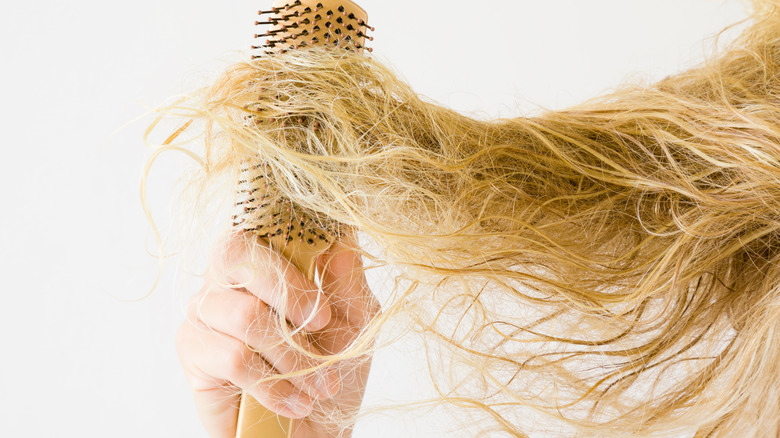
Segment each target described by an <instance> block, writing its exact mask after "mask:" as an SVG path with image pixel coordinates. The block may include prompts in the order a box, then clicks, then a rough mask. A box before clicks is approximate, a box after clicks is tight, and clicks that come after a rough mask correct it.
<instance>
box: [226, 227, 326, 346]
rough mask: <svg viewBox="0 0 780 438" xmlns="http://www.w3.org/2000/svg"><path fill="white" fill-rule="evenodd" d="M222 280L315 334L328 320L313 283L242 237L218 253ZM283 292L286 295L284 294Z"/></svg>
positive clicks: (322, 299) (268, 250) (266, 249)
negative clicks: (243, 289) (253, 296)
mask: <svg viewBox="0 0 780 438" xmlns="http://www.w3.org/2000/svg"><path fill="white" fill-rule="evenodd" d="M218 253H219V255H218V256H217V257H218V263H216V265H217V266H218V267H220V268H221V272H224V273H225V274H226V277H227V278H226V280H227V281H229V282H231V283H233V284H238V285H240V286H241V287H243V288H245V289H246V290H247V291H249V292H250V293H252V294H253V295H255V296H257V297H258V298H260V299H261V300H262V301H263V302H265V303H267V304H268V305H269V306H270V307H271V308H273V309H274V310H275V311H277V312H280V313H283V314H284V315H285V317H286V318H287V319H288V320H289V321H290V322H292V323H293V324H294V325H295V326H297V327H303V328H305V329H306V330H309V331H317V330H320V329H322V328H323V327H325V325H327V323H328V321H329V320H330V306H329V305H328V303H327V301H326V298H325V296H324V294H322V293H321V292H320V291H319V290H318V288H317V285H316V284H314V282H312V281H309V280H308V279H306V277H304V275H303V274H302V273H301V271H300V270H299V269H297V268H296V267H295V266H293V265H292V264H291V263H290V262H289V261H287V260H286V259H285V258H284V257H282V256H281V255H279V254H278V253H277V252H276V251H274V250H273V249H271V248H270V247H268V246H267V245H262V244H260V243H254V242H253V241H251V240H249V239H248V238H247V237H245V236H243V235H239V237H234V238H232V239H230V240H228V241H227V242H226V243H225V245H224V246H223V247H222V248H221V250H219V251H218ZM285 292H286V293H285Z"/></svg>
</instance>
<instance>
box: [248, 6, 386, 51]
mask: <svg viewBox="0 0 780 438" xmlns="http://www.w3.org/2000/svg"><path fill="white" fill-rule="evenodd" d="M258 15H260V19H259V20H258V21H256V22H255V24H256V25H258V26H268V28H267V29H265V30H264V31H259V32H258V33H257V34H255V38H256V39H260V40H261V41H262V40H264V41H263V43H262V44H258V45H254V46H252V49H253V50H256V51H258V52H259V53H256V54H255V55H253V57H259V56H263V55H267V54H272V53H284V52H287V51H289V50H295V49H299V48H302V47H311V46H333V47H340V48H345V49H353V50H358V51H361V50H368V51H371V49H370V48H367V47H365V42H366V40H369V41H370V40H373V39H374V38H373V37H371V36H368V35H367V32H368V31H369V30H371V31H373V30H374V28H373V27H371V26H369V25H368V23H367V19H368V15H367V14H366V11H364V10H363V9H362V8H361V7H360V6H358V5H356V4H355V3H353V2H351V1H349V0H277V1H275V2H274V5H273V7H272V8H271V9H270V10H267V11H259V12H258Z"/></svg>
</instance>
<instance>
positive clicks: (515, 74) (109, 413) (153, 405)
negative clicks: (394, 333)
mask: <svg viewBox="0 0 780 438" xmlns="http://www.w3.org/2000/svg"><path fill="white" fill-rule="evenodd" d="M360 3H361V5H362V6H363V7H364V8H365V9H366V10H367V11H368V12H369V17H370V20H369V21H370V22H371V24H372V25H373V26H375V27H376V32H375V33H374V36H375V37H376V39H375V41H374V42H373V44H372V46H373V47H374V49H375V52H374V53H375V55H376V56H377V57H379V58H380V59H382V60H384V61H386V62H387V63H389V64H391V65H392V66H394V68H395V69H396V70H397V71H398V72H399V73H400V74H401V75H402V76H403V77H405V78H406V80H407V81H408V82H409V83H411V85H412V86H413V87H414V88H415V89H416V90H417V91H418V92H419V93H421V94H424V95H425V96H427V97H428V98H430V99H432V100H435V101H438V102H440V103H442V104H443V105H447V106H451V107H454V108H455V109H457V110H460V111H463V112H467V113H469V114H473V115H475V116H477V117H482V118H487V117H498V116H502V117H511V116H518V115H521V114H526V113H528V112H529V111H533V110H534V109H535V108H536V105H543V106H546V107H549V108H562V107H565V106H567V105H570V104H574V103H576V102H578V101H581V100H583V99H585V98H587V97H591V96H594V95H596V94H600V93H603V92H605V91H608V90H609V89H610V88H612V87H615V86H617V85H618V84H620V83H621V82H622V81H625V80H632V81H636V80H645V81H651V80H655V79H660V78H662V77H663V76H665V75H667V74H670V73H673V72H675V71H678V70H680V69H683V68H685V67H687V66H690V65H692V63H694V62H695V61H696V60H699V59H701V58H702V56H703V54H704V53H705V51H706V48H707V47H710V46H711V44H707V43H702V42H703V41H704V40H705V39H706V38H707V37H710V36H712V35H714V34H715V33H716V32H717V31H719V30H720V29H722V28H723V27H725V26H726V25H728V24H730V23H734V22H736V21H738V20H740V19H741V18H743V17H744V16H745V10H744V5H743V4H742V3H740V2H739V1H737V0H733V1H728V2H723V1H714V0H712V1H705V0H642V1H638V0H632V1H626V0H609V1H607V0H598V1H583V0H568V1H564V0H546V1H530V0H512V1H509V0H504V1H484V2H466V1H459V0H450V1H441V0H436V1H425V2H422V1H420V0H415V1H412V0H392V1H390V0H362V1H361V2H360ZM269 4H270V0H268V1H248V0H236V1H232V2H207V1H194V0H189V1H184V0H167V1H160V0H155V1H152V0H135V1H132V2H111V1H96V0H81V1H71V2H64V1H54V0H43V1H31V2H21V1H19V2H13V3H11V2H4V5H3V10H2V13H0V37H1V38H0V48H1V49H2V50H0V57H2V58H1V59H0V79H2V80H1V81H0V114H1V115H2V117H1V118H0V120H1V121H2V122H1V123H2V125H0V126H2V159H0V194H2V198H0V202H1V204H0V205H2V207H0V212H2V213H1V214H0V273H2V283H0V284H1V285H2V287H3V292H2V294H3V299H2V301H1V302H0V341H1V344H0V436H3V437H50V436H60V437H102V436H112V437H204V436H205V434H204V433H203V432H202V431H201V429H200V425H199V423H198V419H197V417H196V416H195V413H194V408H193V404H192V401H191V400H190V394H189V389H188V387H187V385H186V382H185V380H184V378H183V375H182V373H181V371H180V369H179V365H178V362H177V360H176V355H175V352H174V347H173V336H174V332H175V330H176V327H177V326H178V324H179V323H180V321H181V320H182V319H183V312H182V311H181V308H180V301H181V300H182V299H183V298H182V297H184V298H186V296H188V295H189V294H191V293H194V292H195V290H194V288H196V287H197V279H189V280H187V277H186V276H184V277H183V278H184V279H182V276H177V275H176V272H175V269H176V268H175V266H176V265H175V262H174V261H173V259H172V260H171V262H170V263H169V264H167V265H166V267H165V271H164V275H163V278H162V282H161V284H160V287H159V288H158V289H157V290H156V291H155V292H154V293H153V294H152V295H151V296H150V297H148V298H146V299H144V300H140V301H138V302H131V301H129V300H133V299H137V298H141V297H143V296H144V295H145V294H146V292H147V291H148V290H149V288H150V287H151V285H152V283H153V280H154V277H155V273H156V260H155V259H153V258H151V257H150V256H148V255H147V254H146V252H145V249H146V247H147V246H148V247H149V248H152V249H153V248H154V245H153V242H152V240H151V239H150V238H149V235H148V226H147V222H146V219H145V217H144V215H143V213H142V210H141V205H140V201H139V196H138V182H139V178H140V175H141V169H142V167H143V164H144V162H145V159H146V157H147V156H148V153H149V151H148V150H146V149H145V146H144V144H143V142H142V139H141V138H142V134H143V131H144V129H145V127H146V126H147V125H148V123H149V122H150V121H151V118H150V117H146V118H142V119H141V120H140V121H137V122H135V123H130V124H128V123H129V122H131V121H133V120H134V119H135V118H137V117H138V116H141V115H142V114H143V113H144V111H145V105H146V106H154V105H157V104H159V103H161V102H162V101H163V100H164V99H165V98H167V97H169V96H171V95H173V94H176V93H180V92H183V91H186V90H189V89H192V88H196V87H199V86H201V85H205V84H207V83H208V82H209V80H210V79H211V78H213V77H214V76H215V75H216V73H217V72H218V71H219V70H220V69H222V68H224V67H225V66H227V65H229V64H230V63H231V62H234V61H238V60H241V59H243V57H244V56H246V53H247V50H246V49H247V48H248V45H249V44H251V41H250V35H251V34H253V33H254V26H253V21H254V20H255V13H256V11H257V9H265V8H267V7H268V6H269ZM120 128H121V129H120ZM183 162H184V161H183V160H181V159H175V158H164V159H162V160H161V161H160V163H159V166H157V167H155V168H154V170H153V174H152V179H151V181H150V183H151V184H152V189H153V196H152V207H153V208H154V211H155V214H157V216H156V218H157V219H158V220H159V221H161V222H163V223H165V219H166V212H167V207H166V204H167V202H168V194H169V192H170V189H171V185H172V183H173V181H174V179H175V177H176V176H177V173H178V172H179V171H180V168H181V165H182V163H183ZM177 278H178V280H176V279H177ZM413 353H414V350H413V349H412V348H405V349H397V350H388V351H386V352H383V353H382V354H381V355H380V356H379V357H377V359H376V360H375V367H374V370H373V373H372V376H371V381H370V383H369V389H368V394H367V398H368V400H381V399H383V398H390V399H403V398H404V397H407V398H413V396H414V393H415V389H414V388H415V386H417V383H415V382H419V379H420V378H419V375H418V377H415V376H416V375H415V374H414V369H415V367H416V366H417V365H416V362H415V359H414V357H413ZM410 382H411V383H410ZM529 421H532V419H529ZM355 435H356V436H359V437H379V436H383V437H396V436H412V437H414V436H425V437H428V436H437V435H438V436H445V435H446V436H452V435H451V434H446V422H444V421H437V420H435V419H434V418H432V417H431V418H429V419H426V420H425V421H423V420H420V419H419V418H418V419H415V418H413V417H411V416H410V417H406V418H398V417H393V418H386V417H375V418H373V417H370V418H367V419H366V420H365V421H362V422H361V423H360V424H359V425H358V429H357V432H356V434H355Z"/></svg>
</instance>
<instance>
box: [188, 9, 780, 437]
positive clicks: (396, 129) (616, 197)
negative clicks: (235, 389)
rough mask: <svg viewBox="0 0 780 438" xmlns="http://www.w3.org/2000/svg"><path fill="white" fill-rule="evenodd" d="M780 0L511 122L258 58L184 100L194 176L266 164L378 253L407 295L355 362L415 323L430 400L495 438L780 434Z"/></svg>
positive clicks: (391, 83) (353, 352)
mask: <svg viewBox="0 0 780 438" xmlns="http://www.w3.org/2000/svg"><path fill="white" fill-rule="evenodd" d="M779 5H780V2H777V1H761V2H755V13H754V16H753V24H752V25H751V26H750V27H749V28H747V30H746V31H745V32H744V33H743V34H742V36H741V37H739V38H738V39H737V40H736V41H735V42H733V43H732V44H731V45H729V47H728V48H727V49H726V50H724V51H722V52H721V53H720V54H719V55H718V56H717V57H716V58H715V59H711V60H709V61H707V62H705V63H704V64H702V65H701V66H699V67H697V68H694V69H691V70H689V71H685V72H683V73H680V74H676V75H673V76H670V77H667V78H666V79H664V80H662V81H660V82H658V83H656V84H654V85H651V86H642V87H638V86H637V87H623V88H621V89H619V90H618V91H616V92H614V93H611V94H609V95H605V96H603V97H599V98H596V99H593V100H590V101H588V102H586V103H583V104H581V105H578V106H575V107H571V108H568V109H565V110H560V111H549V112H545V113H543V114H541V115H535V116H529V117H519V118H515V119H501V120H493V121H478V120H474V119H472V118H469V117H466V116H464V115H461V114H459V113H457V112H455V111H452V110H449V109H446V108H443V107H441V106H438V105H436V104H434V103H430V102H426V101H424V100H422V99H421V98H420V97H419V96H418V95H417V94H416V93H415V92H414V91H413V90H412V89H411V88H410V87H409V86H408V85H406V84H405V83H404V82H402V81H401V80H400V79H399V78H398V77H397V76H396V75H395V74H394V73H393V72H391V71H390V70H389V69H388V68H387V67H385V66H383V65H382V64H381V63H379V62H378V61H376V60H374V59H372V58H370V57H367V56H363V55H359V54H355V53H353V52H349V51H342V50H338V51H334V50H325V49H301V50H297V51H291V52H289V53H286V54H282V55H278V56H269V57H261V58H258V59H255V60H252V61H251V62H247V63H241V64H238V65H235V66H233V67H231V68H230V69H229V70H228V71H227V72H225V73H224V75H222V77H221V78H220V80H219V81H218V82H217V83H216V84H214V85H213V87H211V88H210V89H208V90H206V91H204V94H203V95H202V96H201V97H200V98H199V99H196V100H193V102H192V106H191V107H190V108H191V109H192V112H191V113H190V117H192V118H196V119H202V120H204V121H205V123H206V131H205V146H206V149H205V154H204V160H205V163H206V166H205V167H204V169H207V171H206V173H205V174H204V175H203V176H204V177H207V178H208V177H210V176H213V175H215V174H220V173H225V174H231V175H232V174H235V173H236V172H237V169H239V168H240V167H241V163H242V162H244V161H245V160H258V161H259V162H262V163H264V164H265V168H264V169H265V172H266V173H267V174H268V175H269V177H271V178H272V179H273V181H274V182H275V184H276V187H277V188H278V189H279V191H280V193H281V195H282V196H286V197H288V198H290V199H291V200H292V201H293V202H294V203H295V204H297V205H299V206H301V207H302V208H305V209H307V210H309V211H311V212H314V213H316V214H317V215H318V216H320V217H323V218H327V220H331V221H334V222H335V223H338V224H340V226H341V227H347V228H354V229H356V230H359V231H360V232H362V233H365V235H367V236H368V237H370V238H371V240H373V241H374V242H376V243H377V244H378V246H379V247H380V248H381V249H382V250H381V251H380V253H378V254H377V253H376V252H374V253H371V254H368V253H367V252H366V250H365V249H362V248H356V250H357V251H362V252H366V255H367V256H369V257H372V259H373V260H375V261H377V262H381V263H386V264H389V265H392V266H394V267H395V268H397V269H398V273H399V274H398V281H396V283H395V288H396V290H395V292H396V293H395V295H394V296H393V298H392V300H391V302H390V303H388V304H387V306H386V307H385V309H384V311H383V313H382V315H381V316H379V317H377V318H376V320H375V321H374V322H373V323H372V325H371V326H370V327H369V328H367V329H366V331H365V335H364V337H363V338H362V339H361V340H360V342H358V343H356V344H355V348H353V349H350V350H349V351H348V352H346V353H345V354H344V356H345V357H346V356H349V357H355V356H358V355H360V354H361V353H367V352H370V349H371V348H373V347H370V346H371V345H373V344H372V343H371V342H366V338H367V337H372V336H375V335H376V333H378V330H377V329H378V328H380V327H381V326H382V325H383V324H385V323H387V322H388V321H390V320H391V319H392V317H393V316H394V315H403V316H404V317H405V318H408V319H409V320H411V321H413V322H414V324H413V328H414V329H415V330H417V331H419V332H422V333H425V334H426V336H427V337H428V339H429V340H430V345H431V348H435V349H437V350H440V352H441V353H442V354H443V355H444V357H445V360H443V361H442V362H443V363H441V364H435V363H432V364H431V366H432V368H431V370H432V372H431V376H432V378H433V379H434V381H435V382H436V384H437V388H438V389H439V390H440V394H441V397H440V398H438V399H437V400H435V401H434V402H436V403H444V404H451V405H453V406H457V407H458V409H459V410H460V411H461V412H470V413H473V415H469V416H468V417H467V418H470V420H473V422H474V423H473V426H474V427H476V428H478V429H479V430H481V431H483V432H489V433H494V434H496V435H490V436H497V435H500V433H498V431H503V433H505V434H507V435H510V436H526V434H533V433H534V432H538V431H539V430H538V429H539V428H540V427H542V426H540V424H552V423H545V422H544V421H543V420H540V421H541V422H540V423H537V422H535V421H534V422H529V421H528V418H547V419H549V420H550V421H551V422H556V421H557V422H561V423H562V424H564V426H563V427H564V428H565V430H568V431H569V432H567V433H569V434H571V435H573V434H581V435H585V436H589V435H597V436H627V435H631V436H650V435H660V434H671V433H687V434H689V435H692V434H694V433H695V436H697V437H705V436H723V437H735V436H745V437H747V436H757V437H777V436H778V434H779V433H780V290H779V289H778V283H780V260H779V258H780V6H779ZM434 345H435V347H434ZM432 357H433V356H432ZM336 359H338V357H337V358H336ZM529 415H533V417H529ZM545 427H546V426H545ZM475 430H476V429H475Z"/></svg>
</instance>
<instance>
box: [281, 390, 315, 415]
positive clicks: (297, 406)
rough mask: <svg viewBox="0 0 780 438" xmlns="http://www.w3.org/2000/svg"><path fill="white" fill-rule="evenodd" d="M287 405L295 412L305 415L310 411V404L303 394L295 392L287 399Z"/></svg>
mask: <svg viewBox="0 0 780 438" xmlns="http://www.w3.org/2000/svg"><path fill="white" fill-rule="evenodd" d="M287 407H288V408H289V409H290V410H291V411H292V412H293V413H294V414H295V415H298V416H301V417H305V416H307V415H309V413H311V409H312V406H311V404H310V403H309V400H308V399H307V398H306V396H304V395H303V394H295V395H293V396H292V397H290V398H289V399H288V400H287Z"/></svg>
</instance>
